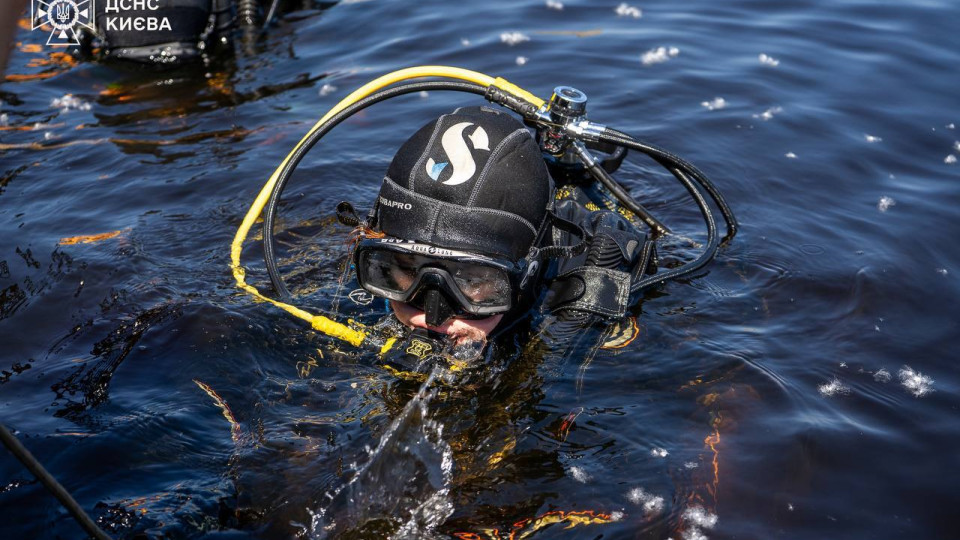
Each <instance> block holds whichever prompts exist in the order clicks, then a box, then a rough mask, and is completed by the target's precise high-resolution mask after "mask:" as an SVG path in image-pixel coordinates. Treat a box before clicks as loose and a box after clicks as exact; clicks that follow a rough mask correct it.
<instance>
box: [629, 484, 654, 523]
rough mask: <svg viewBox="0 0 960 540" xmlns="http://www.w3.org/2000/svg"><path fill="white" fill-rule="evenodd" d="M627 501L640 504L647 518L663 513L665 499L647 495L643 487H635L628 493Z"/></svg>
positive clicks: (650, 494)
mask: <svg viewBox="0 0 960 540" xmlns="http://www.w3.org/2000/svg"><path fill="white" fill-rule="evenodd" d="M627 500H629V501H630V502H632V503H633V504H639V505H641V506H642V507H643V511H644V513H645V514H646V515H647V516H650V515H653V514H659V513H660V512H662V511H663V497H660V496H658V495H654V494H652V493H647V491H646V490H644V489H643V488H642V487H635V488H633V489H631V490H630V491H629V492H628V493H627Z"/></svg>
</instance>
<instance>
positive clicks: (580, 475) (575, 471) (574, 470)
mask: <svg viewBox="0 0 960 540" xmlns="http://www.w3.org/2000/svg"><path fill="white" fill-rule="evenodd" d="M570 476H572V477H573V479H574V480H576V481H577V482H580V483H581V484H586V483H587V482H589V481H590V480H592V479H593V478H592V477H591V476H590V475H589V474H587V471H585V470H583V469H581V468H580V467H577V466H573V467H570Z"/></svg>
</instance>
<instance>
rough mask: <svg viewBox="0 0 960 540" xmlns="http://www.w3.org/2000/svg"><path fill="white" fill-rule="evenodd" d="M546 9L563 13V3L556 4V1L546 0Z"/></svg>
mask: <svg viewBox="0 0 960 540" xmlns="http://www.w3.org/2000/svg"><path fill="white" fill-rule="evenodd" d="M547 8H549V9H555V10H557V11H563V2H558V1H557V0H547Z"/></svg>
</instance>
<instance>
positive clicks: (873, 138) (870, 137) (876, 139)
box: [863, 133, 883, 143]
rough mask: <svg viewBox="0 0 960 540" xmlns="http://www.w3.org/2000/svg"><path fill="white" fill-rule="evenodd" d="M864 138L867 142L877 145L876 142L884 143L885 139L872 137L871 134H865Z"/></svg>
mask: <svg viewBox="0 0 960 540" xmlns="http://www.w3.org/2000/svg"><path fill="white" fill-rule="evenodd" d="M863 138H864V139H866V140H867V142H869V143H875V142H882V141H883V138H882V137H877V136H874V135H870V134H867V133H864V134H863Z"/></svg>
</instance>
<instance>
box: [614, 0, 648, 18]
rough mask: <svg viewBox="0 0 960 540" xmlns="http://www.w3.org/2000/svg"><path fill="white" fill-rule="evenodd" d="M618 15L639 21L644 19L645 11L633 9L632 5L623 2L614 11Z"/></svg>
mask: <svg viewBox="0 0 960 540" xmlns="http://www.w3.org/2000/svg"><path fill="white" fill-rule="evenodd" d="M613 12H614V13H616V14H617V17H633V18H634V19H639V18H640V17H643V10H641V9H640V8H638V7H633V6H631V5H630V4H628V3H626V2H623V3H622V4H620V5H619V6H617V8H616V9H614V10H613Z"/></svg>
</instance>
